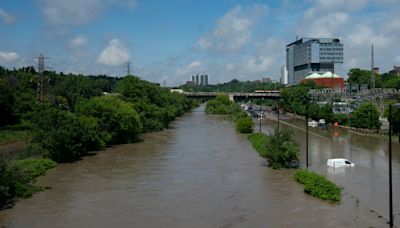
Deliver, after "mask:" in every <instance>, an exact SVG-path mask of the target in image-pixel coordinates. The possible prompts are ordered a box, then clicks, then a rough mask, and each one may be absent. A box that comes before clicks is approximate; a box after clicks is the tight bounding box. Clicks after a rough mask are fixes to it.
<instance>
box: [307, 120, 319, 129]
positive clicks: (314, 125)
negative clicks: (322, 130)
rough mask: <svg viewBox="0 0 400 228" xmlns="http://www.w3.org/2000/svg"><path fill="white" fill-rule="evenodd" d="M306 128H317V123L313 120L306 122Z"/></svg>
mask: <svg viewBox="0 0 400 228" xmlns="http://www.w3.org/2000/svg"><path fill="white" fill-rule="evenodd" d="M308 126H310V127H317V126H318V122H317V121H315V120H312V121H309V122H308Z"/></svg>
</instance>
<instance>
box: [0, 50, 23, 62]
mask: <svg viewBox="0 0 400 228" xmlns="http://www.w3.org/2000/svg"><path fill="white" fill-rule="evenodd" d="M18 58H19V56H18V54H17V53H16V52H2V51H0V61H1V62H4V61H15V60H17V59H18Z"/></svg>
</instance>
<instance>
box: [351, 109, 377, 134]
mask: <svg viewBox="0 0 400 228" xmlns="http://www.w3.org/2000/svg"><path fill="white" fill-rule="evenodd" d="M350 124H351V126H352V127H357V128H368V129H379V128H380V126H381V123H380V122H379V111H378V108H377V107H376V106H375V105H374V104H372V103H364V104H362V105H361V106H360V107H359V108H357V109H356V110H354V112H352V113H351V122H350Z"/></svg>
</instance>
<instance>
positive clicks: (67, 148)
mask: <svg viewBox="0 0 400 228" xmlns="http://www.w3.org/2000/svg"><path fill="white" fill-rule="evenodd" d="M32 123H33V130H34V131H33V132H34V134H33V135H34V137H33V141H34V142H35V143H36V144H37V145H38V146H39V148H40V150H42V152H43V154H44V155H45V157H49V158H51V159H52V160H54V161H56V162H71V161H75V160H77V159H79V158H80V157H81V156H83V155H85V154H87V152H88V151H89V150H98V149H101V148H103V147H104V145H105V142H107V141H109V138H110V137H109V135H107V134H105V132H103V131H102V130H101V129H100V126H99V124H98V123H97V120H96V119H94V118H91V117H85V116H77V115H75V114H73V113H70V112H65V111H61V110H58V109H56V108H45V107H43V109H42V110H40V111H37V112H36V113H35V114H34V116H33V120H32Z"/></svg>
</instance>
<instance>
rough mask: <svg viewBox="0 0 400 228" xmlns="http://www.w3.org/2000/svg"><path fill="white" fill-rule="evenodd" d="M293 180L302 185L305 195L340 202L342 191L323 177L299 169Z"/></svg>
mask: <svg viewBox="0 0 400 228" xmlns="http://www.w3.org/2000/svg"><path fill="white" fill-rule="evenodd" d="M293 178H294V180H295V181H297V182H299V183H300V184H303V185H304V192H305V193H307V194H310V195H312V196H315V197H317V198H320V199H323V200H329V201H333V202H338V201H340V198H341V195H340V194H341V191H342V189H341V188H339V187H338V186H337V185H336V184H334V183H332V182H331V181H329V180H327V179H326V178H325V177H324V176H321V175H318V174H316V173H314V172H309V171H307V170H302V169H300V170H297V171H296V172H295V173H294V175H293Z"/></svg>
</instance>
